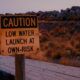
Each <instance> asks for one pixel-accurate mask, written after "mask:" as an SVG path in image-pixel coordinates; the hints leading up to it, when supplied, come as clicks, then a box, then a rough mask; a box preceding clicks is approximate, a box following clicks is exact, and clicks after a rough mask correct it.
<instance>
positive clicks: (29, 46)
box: [0, 15, 39, 55]
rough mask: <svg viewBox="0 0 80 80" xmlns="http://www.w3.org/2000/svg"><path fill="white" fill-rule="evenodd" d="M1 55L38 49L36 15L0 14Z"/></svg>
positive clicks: (30, 51)
mask: <svg viewBox="0 0 80 80" xmlns="http://www.w3.org/2000/svg"><path fill="white" fill-rule="evenodd" d="M0 20H1V21H0V22H1V24H0V26H1V33H0V36H1V55H14V54H15V53H17V54H22V53H24V54H26V53H27V52H28V53H32V52H35V51H37V50H38V49H39V31H38V24H37V23H38V21H37V16H33V15H24V16H22V15H18V16H11V15H6V16H4V15H3V16H1V19H0Z"/></svg>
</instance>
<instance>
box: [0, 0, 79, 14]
mask: <svg viewBox="0 0 80 80" xmlns="http://www.w3.org/2000/svg"><path fill="white" fill-rule="evenodd" d="M71 6H80V0H0V13H19V12H21V13H25V12H27V11H40V10H41V11H46V10H47V11H49V10H60V9H65V8H70V7H71Z"/></svg>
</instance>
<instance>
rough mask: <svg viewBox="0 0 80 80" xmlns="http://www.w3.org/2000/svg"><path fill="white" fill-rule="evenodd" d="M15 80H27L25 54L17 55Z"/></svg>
mask: <svg viewBox="0 0 80 80" xmlns="http://www.w3.org/2000/svg"><path fill="white" fill-rule="evenodd" d="M15 80H25V62H24V54H15Z"/></svg>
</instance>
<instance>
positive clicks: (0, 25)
mask: <svg viewBox="0 0 80 80" xmlns="http://www.w3.org/2000/svg"><path fill="white" fill-rule="evenodd" d="M9 16H11V17H15V16H17V17H18V16H21V17H22V16H24V17H26V16H28V17H36V26H35V27H23V26H22V27H17V28H34V29H35V28H38V16H37V15H27V14H25V15H23V14H19V15H17V14H14V15H1V16H0V27H1V29H16V28H15V27H11V28H10V27H6V28H4V27H3V26H2V24H1V23H2V21H1V18H2V17H9Z"/></svg>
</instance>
